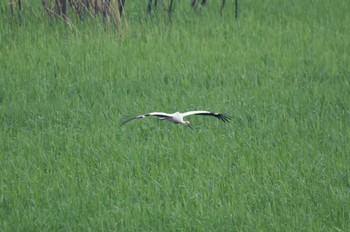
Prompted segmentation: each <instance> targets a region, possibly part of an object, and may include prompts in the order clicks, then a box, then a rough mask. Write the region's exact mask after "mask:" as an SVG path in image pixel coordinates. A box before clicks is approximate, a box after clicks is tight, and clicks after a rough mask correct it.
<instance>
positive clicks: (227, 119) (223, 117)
mask: <svg viewBox="0 0 350 232" xmlns="http://www.w3.org/2000/svg"><path fill="white" fill-rule="evenodd" d="M215 116H216V117H217V118H218V119H220V120H221V121H223V122H225V123H229V122H230V121H231V120H232V117H231V116H229V115H226V114H218V113H216V115H215Z"/></svg>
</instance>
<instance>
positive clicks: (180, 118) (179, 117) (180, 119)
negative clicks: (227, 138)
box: [120, 111, 231, 130]
mask: <svg viewBox="0 0 350 232" xmlns="http://www.w3.org/2000/svg"><path fill="white" fill-rule="evenodd" d="M189 115H205V116H214V117H216V118H217V119H220V120H222V121H223V122H229V121H230V119H231V117H229V116H227V115H224V114H219V113H213V112H209V111H188V112H185V113H180V112H176V113H173V114H167V113H163V112H152V113H148V114H142V115H138V116H135V117H132V118H128V119H125V120H124V121H122V122H121V124H120V126H123V125H124V124H126V123H127V122H129V121H131V120H134V119H139V118H145V117H149V116H155V117H159V118H160V119H161V120H163V119H165V120H168V121H170V122H173V123H175V124H178V123H181V124H182V125H185V126H188V127H189V128H191V129H192V130H193V128H192V126H191V124H190V122H189V121H185V120H184V117H186V116H189Z"/></svg>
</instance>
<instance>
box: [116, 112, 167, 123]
mask: <svg viewBox="0 0 350 232" xmlns="http://www.w3.org/2000/svg"><path fill="white" fill-rule="evenodd" d="M149 116H155V117H160V118H170V117H171V115H170V114H167V113H163V112H152V113H148V114H142V115H138V116H135V117H131V118H127V119H125V120H124V121H122V122H121V123H120V126H123V125H124V124H126V123H128V122H130V121H131V120H134V119H139V118H145V117H149Z"/></svg>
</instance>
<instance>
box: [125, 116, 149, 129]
mask: <svg viewBox="0 0 350 232" xmlns="http://www.w3.org/2000/svg"><path fill="white" fill-rule="evenodd" d="M145 116H149V115H148V114H145V115H139V116H136V117H132V118H127V119H125V120H123V121H121V122H120V124H119V127H122V126H124V125H125V124H126V123H128V122H130V121H131V120H134V119H138V118H144V117H145Z"/></svg>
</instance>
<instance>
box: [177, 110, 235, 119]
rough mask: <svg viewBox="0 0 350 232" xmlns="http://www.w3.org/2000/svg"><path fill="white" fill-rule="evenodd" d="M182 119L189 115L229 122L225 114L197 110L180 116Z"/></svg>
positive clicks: (228, 117)
mask: <svg viewBox="0 0 350 232" xmlns="http://www.w3.org/2000/svg"><path fill="white" fill-rule="evenodd" d="M182 115H183V117H186V116H190V115H204V116H213V117H216V118H217V119H220V120H222V121H223V122H230V120H231V117H230V116H228V115H225V114H220V113H214V112H210V111H204V110H198V111H188V112H185V113H183V114H182Z"/></svg>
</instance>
